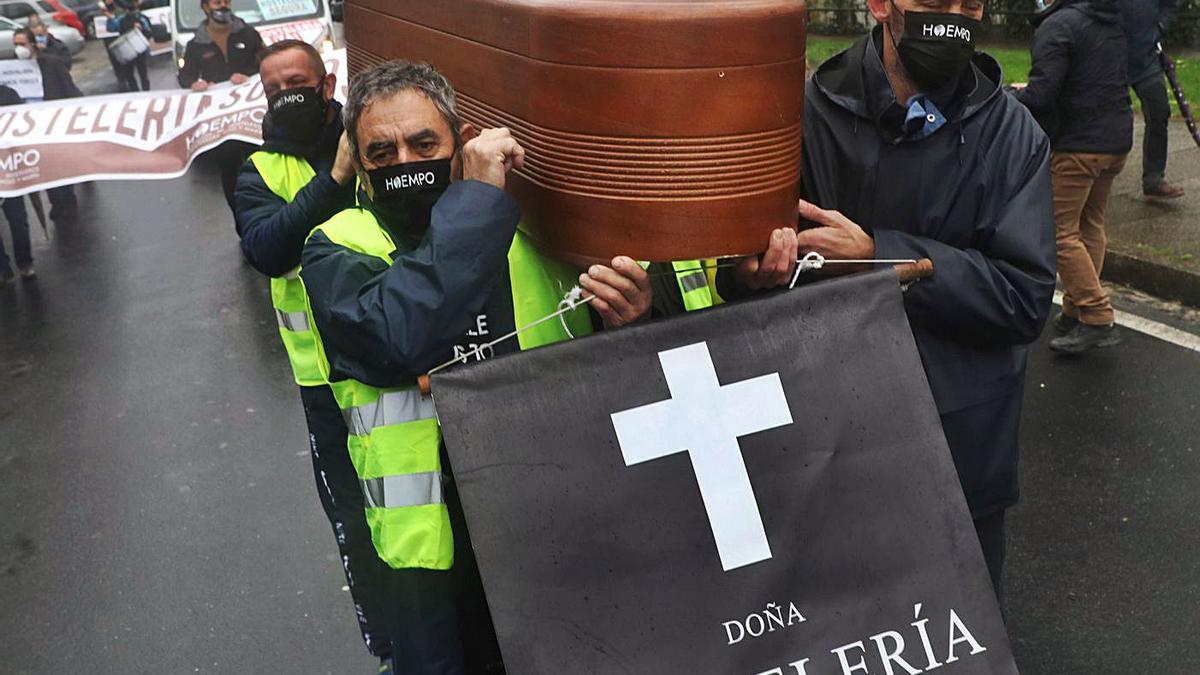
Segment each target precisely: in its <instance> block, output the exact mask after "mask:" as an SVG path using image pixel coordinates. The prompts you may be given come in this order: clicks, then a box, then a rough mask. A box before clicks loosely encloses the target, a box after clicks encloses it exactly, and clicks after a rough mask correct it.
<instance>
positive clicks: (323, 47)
mask: <svg viewBox="0 0 1200 675" xmlns="http://www.w3.org/2000/svg"><path fill="white" fill-rule="evenodd" d="M233 13H234V14H236V15H237V17H238V18H239V19H241V20H242V21H245V22H246V23H247V24H249V25H251V26H254V28H255V29H257V30H258V33H259V35H261V36H262V39H263V42H264V43H266V44H268V45H269V44H271V43H272V42H278V41H280V40H288V39H291V40H304V41H305V42H307V43H308V44H310V45H312V46H314V47H316V48H317V49H318V50H320V51H321V53H322V54H324V53H326V52H329V51H331V50H332V49H333V48H334V44H333V19H332V17H331V16H330V13H329V4H328V2H327V1H326V0H233ZM170 18H171V22H172V24H171V35H172V37H173V39H174V42H175V66H176V67H177V68H179V67H182V66H183V51H184V49H185V48H186V47H187V43H189V42H191V41H192V37H194V36H195V34H196V28H197V27H198V26H199V25H200V23H201V22H202V21H204V11H203V10H201V9H200V0H171V17H170Z"/></svg>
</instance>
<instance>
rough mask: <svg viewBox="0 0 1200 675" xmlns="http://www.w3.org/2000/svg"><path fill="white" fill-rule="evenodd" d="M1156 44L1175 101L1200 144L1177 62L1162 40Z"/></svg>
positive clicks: (1159, 59) (1195, 139) (1194, 138)
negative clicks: (1165, 49)
mask: <svg viewBox="0 0 1200 675" xmlns="http://www.w3.org/2000/svg"><path fill="white" fill-rule="evenodd" d="M1155 46H1156V47H1157V48H1158V61H1159V63H1161V64H1162V69H1163V72H1164V73H1166V74H1167V81H1168V82H1170V83H1171V91H1172V92H1173V93H1174V94H1175V101H1176V102H1177V103H1179V112H1180V113H1181V114H1182V115H1183V121H1184V122H1186V123H1187V128H1188V131H1190V132H1192V140H1194V141H1196V145H1200V131H1198V130H1197V129H1196V120H1195V119H1194V118H1193V117H1192V106H1191V105H1189V104H1188V100H1187V96H1186V95H1185V94H1184V93H1183V87H1181V86H1179V74H1178V73H1176V72H1175V62H1174V61H1172V60H1171V57H1169V56H1167V55H1166V53H1165V52H1163V48H1162V43H1161V42H1160V43H1158V44H1157V45H1155Z"/></svg>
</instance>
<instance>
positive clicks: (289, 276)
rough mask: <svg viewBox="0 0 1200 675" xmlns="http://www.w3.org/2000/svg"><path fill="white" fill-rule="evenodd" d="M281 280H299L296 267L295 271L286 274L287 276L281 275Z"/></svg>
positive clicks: (298, 272) (298, 271) (298, 270)
mask: <svg viewBox="0 0 1200 675" xmlns="http://www.w3.org/2000/svg"><path fill="white" fill-rule="evenodd" d="M283 278H284V279H299V278H300V268H299V267H297V268H296V269H294V270H292V271H291V272H288V273H287V274H285V275H283Z"/></svg>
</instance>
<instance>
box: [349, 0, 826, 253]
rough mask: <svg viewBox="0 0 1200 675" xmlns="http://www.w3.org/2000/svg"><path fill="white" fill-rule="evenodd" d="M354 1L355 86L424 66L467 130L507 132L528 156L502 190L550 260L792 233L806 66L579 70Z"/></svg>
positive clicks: (740, 242) (711, 247) (696, 249)
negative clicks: (437, 73)
mask: <svg viewBox="0 0 1200 675" xmlns="http://www.w3.org/2000/svg"><path fill="white" fill-rule="evenodd" d="M356 2H358V0H350V1H349V2H348V3H347V8H346V17H347V38H348V43H349V66H350V72H351V77H352V78H353V76H354V74H356V73H358V72H360V71H361V70H363V69H365V68H368V67H370V66H372V65H375V64H378V63H381V62H383V61H384V60H387V59H392V58H405V59H409V60H420V61H429V62H430V63H432V64H433V65H434V66H435V67H437V68H438V69H439V70H441V71H442V72H443V73H444V74H445V75H446V76H447V77H448V78H449V79H450V80H451V82H452V83H454V85H455V88H456V90H457V91H458V102H459V109H460V113H461V114H462V116H463V118H464V119H465V120H466V121H469V122H471V123H472V124H473V125H475V126H476V127H478V128H489V127H498V126H504V127H507V128H509V129H510V130H511V131H512V133H513V135H514V137H516V139H517V140H518V142H520V143H521V145H522V146H523V147H524V148H525V149H526V152H527V155H526V162H525V167H524V168H523V169H521V170H520V171H518V172H516V173H515V175H514V176H513V177H512V178H511V180H510V181H509V189H510V192H512V193H513V194H514V196H516V197H517V199H518V200H519V201H520V203H521V206H522V212H523V216H524V227H525V228H526V229H527V230H528V231H529V233H530V234H531V235H533V237H534V238H535V239H536V240H537V241H538V242H539V244H540V245H541V246H542V247H543V248H544V249H545V250H547V251H548V252H550V253H553V254H555V255H557V256H558V257H560V258H564V259H570V260H574V261H579V262H582V261H591V260H604V259H609V258H611V257H612V256H614V255H617V254H624V255H630V256H633V257H636V258H640V259H646V260H676V259H687V258H697V257H714V256H721V255H736V254H745V253H752V252H756V251H759V250H762V249H763V248H764V247H765V245H766V242H767V239H768V233H769V232H770V230H772V229H774V228H776V227H781V226H785V225H791V224H794V222H795V202H796V198H797V196H798V185H799V178H800V176H799V166H800V139H801V134H800V114H801V109H802V99H803V80H804V63H803V60H802V59H801V60H799V61H796V62H785V63H771V64H763V65H762V66H759V67H755V66H736V67H732V68H729V69H720V68H715V69H714V68H694V69H689V68H678V69H621V68H595V67H576V66H571V65H569V64H562V63H547V62H542V61H539V60H535V59H529V58H527V57H525V56H522V55H520V54H513V53H511V52H505V51H503V50H498V49H494V48H492V47H490V46H489V45H485V44H481V43H475V42H471V41H466V40H463V39H462V38H461V37H459V36H454V35H448V34H445V33H442V32H440V31H436V30H432V29H429V28H427V27H424V26H421V25H418V24H415V23H412V22H409V21H405V20H404V19H403V18H400V17H395V16H386V15H384V14H381V13H379V12H377V11H375V10H372V9H363V8H361V7H356V6H355V3H356ZM375 4H378V3H375ZM797 39H799V40H801V41H803V35H800V36H797ZM664 106H665V107H667V108H669V110H664V109H663V107H664Z"/></svg>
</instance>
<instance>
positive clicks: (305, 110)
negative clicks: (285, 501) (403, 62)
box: [234, 40, 391, 667]
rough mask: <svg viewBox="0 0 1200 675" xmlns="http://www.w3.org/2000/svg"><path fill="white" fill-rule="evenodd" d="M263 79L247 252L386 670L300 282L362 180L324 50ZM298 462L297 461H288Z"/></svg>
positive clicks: (374, 561) (352, 484) (238, 195)
mask: <svg viewBox="0 0 1200 675" xmlns="http://www.w3.org/2000/svg"><path fill="white" fill-rule="evenodd" d="M261 74H262V82H263V89H264V93H265V94H266V95H267V100H268V112H267V115H266V117H265V118H264V119H263V141H264V143H263V147H262V148H261V149H260V150H258V151H257V152H255V153H254V154H253V155H251V156H250V158H249V160H248V161H247V162H246V163H245V164H244V165H243V166H242V168H241V171H240V172H239V174H238V181H237V189H236V191H235V200H234V204H235V210H234V215H235V219H236V223H237V229H238V233H239V234H240V235H241V238H242V251H243V253H244V255H245V257H246V260H247V261H249V262H250V264H251V265H253V266H254V268H255V269H257V270H258V271H260V272H262V273H263V274H265V275H267V276H268V277H271V300H272V304H273V305H274V308H275V319H276V322H277V323H278V326H279V334H280V337H281V338H282V340H283V345H284V348H285V349H286V351H287V355H288V359H289V361H290V362H291V366H292V376H293V377H294V379H295V380H296V384H298V385H299V386H300V399H301V401H302V402H303V403H304V415H305V419H306V421H307V424H308V432H309V433H308V437H309V446H310V451H311V455H312V462H313V473H314V475H315V477H316V484H317V493H318V495H319V496H320V499H321V506H322V507H323V508H324V510H325V515H326V516H327V517H328V518H329V522H330V525H331V526H332V527H333V531H334V537H335V539H336V542H337V546H338V552H339V554H340V556H341V560H342V567H343V571H344V573H345V575H346V581H347V584H348V586H349V588H350V593H351V598H352V599H353V601H354V607H355V613H356V615H357V618H358V622H359V629H360V630H361V632H362V637H363V641H364V642H365V643H366V645H367V649H368V650H369V651H370V652H371V653H372V654H374V655H375V656H377V657H378V658H379V659H380V662H381V663H383V664H385V667H386V664H387V663H388V662H389V660H390V657H391V639H390V638H389V637H388V635H387V631H386V628H385V627H384V626H383V625H382V623H383V619H381V618H380V615H381V614H382V609H381V608H382V607H384V606H385V604H386V593H385V591H386V587H385V585H384V580H383V579H382V577H383V576H386V575H387V574H389V573H390V569H389V568H388V567H387V565H384V564H383V563H382V562H381V561H380V560H379V557H378V556H376V555H375V550H374V546H372V544H371V534H370V530H369V529H368V527H367V523H366V520H365V515H364V505H363V497H362V490H361V489H360V487H359V482H358V477H357V475H356V474H355V471H354V466H353V465H352V464H351V463H350V456H349V455H348V454H347V449H346V423H345V421H344V420H343V418H342V414H341V410H339V409H338V406H337V402H336V401H335V400H334V398H333V393H332V392H331V391H330V389H329V385H328V384H327V383H326V382H325V379H324V377H323V376H322V375H321V371H320V368H319V367H318V365H317V351H316V338H315V337H314V336H313V332H312V329H311V328H310V327H309V325H308V315H307V310H308V302H307V300H306V299H305V297H304V285H303V284H302V283H300V278H299V276H297V274H296V270H297V267H298V266H299V264H300V252H301V251H302V250H303V248H304V240H305V239H306V238H307V237H308V234H309V232H311V231H312V229H313V228H314V227H316V226H317V225H320V224H321V223H323V222H325V221H326V220H328V219H330V218H331V217H333V216H334V215H335V214H337V213H338V212H340V211H341V210H342V209H345V208H346V207H348V206H351V205H353V204H354V190H355V175H354V168H353V167H352V166H351V164H350V161H349V154H348V151H347V150H346V149H345V148H339V144H340V143H344V140H343V136H344V134H343V133H342V131H343V129H342V120H341V112H342V110H341V105H340V104H339V103H337V101H335V100H333V94H334V87H335V86H337V79H336V76H334V75H332V74H327V73H326V72H325V65H324V63H323V62H322V60H321V57H320V55H319V54H318V53H317V51H316V50H315V49H313V48H312V47H311V46H310V45H308V44H307V43H305V42H301V41H297V40H285V41H282V42H276V43H275V44H273V45H272V46H270V47H268V48H267V49H266V51H265V52H264V54H263V56H262V61H261ZM288 455H289V456H290V455H291V452H289V453H288Z"/></svg>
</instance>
